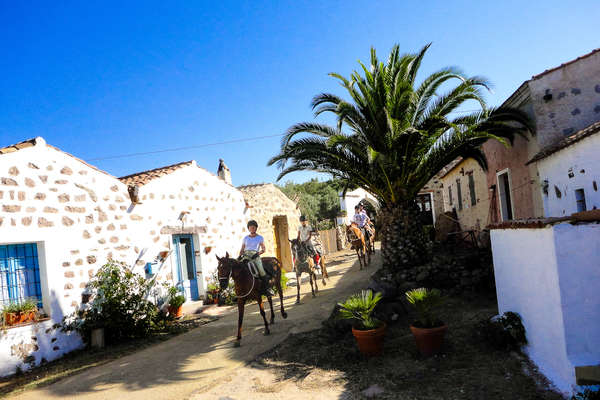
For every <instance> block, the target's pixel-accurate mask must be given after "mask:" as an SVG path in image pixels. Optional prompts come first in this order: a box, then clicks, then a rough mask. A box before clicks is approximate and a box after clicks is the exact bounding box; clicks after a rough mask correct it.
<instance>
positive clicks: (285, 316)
mask: <svg viewBox="0 0 600 400" xmlns="http://www.w3.org/2000/svg"><path fill="white" fill-rule="evenodd" d="M275 286H276V287H277V292H278V293H279V304H281V316H282V317H283V319H285V318H287V313H286V312H285V309H284V308H283V289H282V288H281V275H280V276H279V280H278V281H277V284H276V285H275Z"/></svg>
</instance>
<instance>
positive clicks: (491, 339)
mask: <svg viewBox="0 0 600 400" xmlns="http://www.w3.org/2000/svg"><path fill="white" fill-rule="evenodd" d="M476 330H477V333H478V334H479V335H480V336H481V337H482V338H483V339H484V340H485V341H486V342H487V343H489V344H490V345H492V346H493V347H495V348H497V349H498V350H505V351H519V350H520V349H521V346H522V345H524V344H526V343H527V337H526V336H525V327H524V326H523V323H522V322H521V317H520V316H519V314H517V313H514V312H512V311H508V312H505V313H504V314H502V316H501V317H499V318H492V319H486V320H485V321H482V322H481V323H479V324H478V325H477V327H476Z"/></svg>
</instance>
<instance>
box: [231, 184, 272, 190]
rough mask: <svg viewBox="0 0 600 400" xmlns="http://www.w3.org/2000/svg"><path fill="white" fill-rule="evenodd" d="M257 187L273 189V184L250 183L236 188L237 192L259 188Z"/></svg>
mask: <svg viewBox="0 0 600 400" xmlns="http://www.w3.org/2000/svg"><path fill="white" fill-rule="evenodd" d="M259 186H273V187H275V184H273V183H251V184H249V185H242V186H238V187H237V188H238V190H244V189H251V188H255V187H259Z"/></svg>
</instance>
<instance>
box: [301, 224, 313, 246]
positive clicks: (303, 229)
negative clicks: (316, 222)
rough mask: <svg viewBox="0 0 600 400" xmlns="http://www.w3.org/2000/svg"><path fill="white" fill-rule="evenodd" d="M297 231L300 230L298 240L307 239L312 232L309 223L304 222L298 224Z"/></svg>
mask: <svg viewBox="0 0 600 400" xmlns="http://www.w3.org/2000/svg"><path fill="white" fill-rule="evenodd" d="M298 232H300V241H301V242H304V241H306V240H308V238H309V237H310V232H312V227H311V226H310V225H309V224H306V226H303V225H300V226H299V227H298Z"/></svg>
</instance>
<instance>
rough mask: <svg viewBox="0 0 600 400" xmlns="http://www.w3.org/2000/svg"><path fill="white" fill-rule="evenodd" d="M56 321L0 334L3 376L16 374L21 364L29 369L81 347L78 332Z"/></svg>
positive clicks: (13, 329) (0, 366)
mask: <svg viewBox="0 0 600 400" xmlns="http://www.w3.org/2000/svg"><path fill="white" fill-rule="evenodd" d="M53 324H54V322H53V321H52V320H46V321H43V322H39V323H35V324H31V325H25V326H19V327H15V328H11V329H7V330H6V331H4V332H2V333H0V360H2V362H0V376H6V375H10V374H13V373H14V372H15V369H16V368H17V367H18V368H20V369H21V370H23V371H26V370H28V369H29V368H30V367H31V366H32V365H39V364H40V363H42V361H52V360H56V359H57V358H60V357H62V356H63V355H65V354H66V353H68V352H70V351H73V350H76V349H78V348H80V347H81V345H82V343H81V339H80V338H79V335H78V334H77V333H75V332H63V331H61V330H60V329H54V328H52V325H53ZM28 357H29V358H28Z"/></svg>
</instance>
